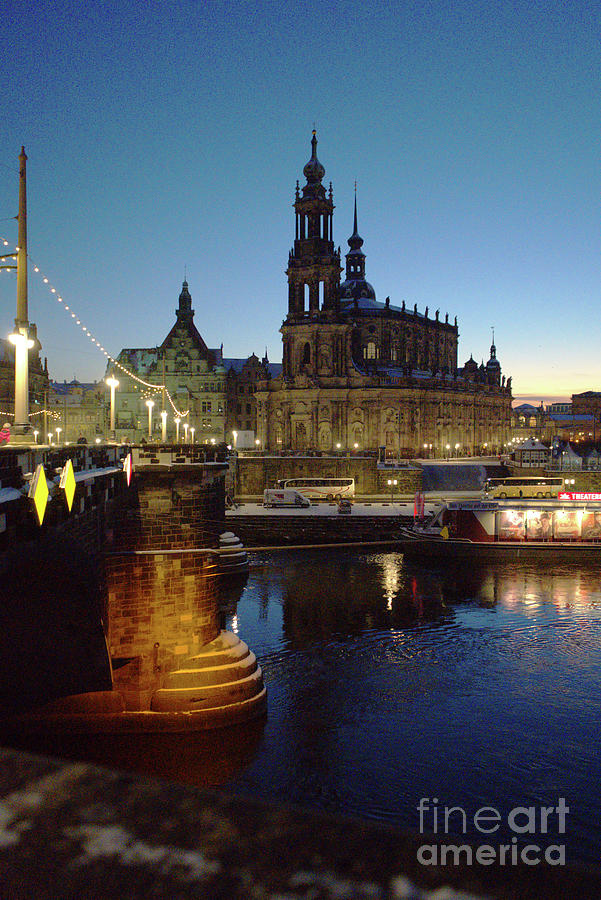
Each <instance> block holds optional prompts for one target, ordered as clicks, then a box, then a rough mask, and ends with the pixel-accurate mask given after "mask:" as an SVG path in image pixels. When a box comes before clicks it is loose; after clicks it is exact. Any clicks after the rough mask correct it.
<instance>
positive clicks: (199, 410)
mask: <svg viewBox="0 0 601 900" xmlns="http://www.w3.org/2000/svg"><path fill="white" fill-rule="evenodd" d="M175 314H176V322H175V324H174V326H173V328H172V329H171V331H170V332H169V334H168V335H167V337H166V338H165V340H164V341H163V343H162V344H161V345H160V346H158V347H147V348H138V349H133V348H130V349H124V350H122V351H121V352H120V354H119V356H118V357H117V363H118V366H117V367H115V368H114V367H113V366H112V364H111V365H109V366H108V368H107V375H108V374H114V375H115V376H116V378H117V379H118V380H119V386H118V388H117V390H116V392H115V432H116V437H117V440H118V441H120V440H125V439H127V440H130V441H132V442H136V441H140V440H142V438H144V439H145V440H149V439H150V440H160V438H161V429H162V421H161V412H163V411H165V412H166V414H167V440H168V441H174V440H175V439H176V435H177V434H179V440H180V441H190V440H191V439H192V432H191V429H192V428H194V441H195V442H196V443H219V442H221V441H223V439H224V433H225V409H226V387H225V374H226V370H225V367H224V366H223V364H222V362H221V350H220V349H217V350H215V349H210V348H209V347H207V345H206V343H205V342H204V340H203V338H202V337H201V335H200V333H199V331H198V330H197V328H196V326H195V324H194V310H193V309H192V297H191V295H190V292H189V290H188V283H187V281H184V283H183V285H182V291H181V293H180V295H179V304H178V308H177V309H176V311H175ZM155 385H156V387H155ZM162 385H164V386H165V387H164V389H163V388H162ZM147 400H151V401H152V402H153V404H154V405H153V408H152V416H151V417H149V414H148V407H147V405H146V401H147ZM176 419H179V420H180V422H179V423H176ZM149 424H150V426H151V429H152V433H151V434H150V433H149Z"/></svg>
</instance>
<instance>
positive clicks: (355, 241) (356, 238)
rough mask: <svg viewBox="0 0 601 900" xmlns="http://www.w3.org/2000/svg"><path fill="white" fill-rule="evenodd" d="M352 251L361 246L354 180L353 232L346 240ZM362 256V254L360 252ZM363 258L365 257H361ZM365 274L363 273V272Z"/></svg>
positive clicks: (361, 239)
mask: <svg viewBox="0 0 601 900" xmlns="http://www.w3.org/2000/svg"><path fill="white" fill-rule="evenodd" d="M347 243H348V245H349V247H350V248H351V250H352V251H357V250H360V249H361V247H362V246H363V238H362V237H361V236H360V235H359V232H358V230H357V182H355V214H354V217H353V233H352V234H351V236H350V238H349V239H348V241H347ZM361 256H363V254H361ZM363 258H364V259H365V257H363ZM364 274H365V273H364Z"/></svg>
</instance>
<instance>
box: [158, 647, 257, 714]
mask: <svg viewBox="0 0 601 900" xmlns="http://www.w3.org/2000/svg"><path fill="white" fill-rule="evenodd" d="M263 691H264V686H263V672H262V670H261V667H260V666H259V665H258V663H257V658H256V656H255V654H254V653H251V651H250V650H249V649H248V646H247V645H246V644H245V643H244V641H241V640H240V638H238V637H237V635H235V634H232V633H231V632H228V631H222V632H221V634H220V635H219V636H218V637H217V638H215V640H214V641H211V643H210V644H207V645H206V646H205V647H203V649H202V652H201V653H198V654H196V655H195V656H192V657H190V658H189V659H187V660H186V661H185V663H184V664H183V666H182V667H181V668H180V669H176V670H175V671H174V672H169V673H168V674H167V675H166V676H165V680H164V683H163V686H162V687H161V688H159V689H158V690H157V691H155V692H154V694H153V695H152V697H151V700H150V709H151V711H152V712H162V713H181V712H191V713H192V712H197V711H201V710H204V711H207V712H208V710H211V709H214V710H220V709H223V708H224V707H228V706H232V705H237V704H243V705H244V704H246V703H247V701H252V700H253V698H254V697H257V696H258V695H259V694H262V693H263Z"/></svg>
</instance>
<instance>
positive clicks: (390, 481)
mask: <svg viewBox="0 0 601 900" xmlns="http://www.w3.org/2000/svg"><path fill="white" fill-rule="evenodd" d="M396 486H397V479H396V478H389V479H388V487H389V488H390V502H391V503H394V489H395V487H396Z"/></svg>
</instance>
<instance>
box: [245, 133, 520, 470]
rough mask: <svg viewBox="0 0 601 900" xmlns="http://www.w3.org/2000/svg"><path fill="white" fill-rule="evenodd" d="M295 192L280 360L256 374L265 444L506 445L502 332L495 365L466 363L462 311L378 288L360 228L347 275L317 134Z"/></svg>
mask: <svg viewBox="0 0 601 900" xmlns="http://www.w3.org/2000/svg"><path fill="white" fill-rule="evenodd" d="M311 143H312V155H311V159H310V160H309V162H308V163H307V164H306V166H305V168H304V175H305V178H306V182H307V183H306V184H305V186H304V187H303V188H302V192H301V190H300V189H299V185H298V182H297V188H296V198H295V204H294V206H295V216H296V230H295V240H294V246H293V248H292V250H291V251H290V255H289V260H288V268H287V270H286V274H287V276H288V315H287V317H286V319H285V320H284V323H283V324H282V327H281V333H282V340H283V370H282V374H281V375H280V376H279V377H276V378H273V379H271V380H270V381H265V382H262V383H261V382H259V383H258V385H257V395H256V399H257V431H258V438H259V440H260V442H261V446H262V447H263V448H265V449H268V450H276V451H278V450H288V449H292V450H297V451H298V450H301V451H302V450H305V449H309V448H312V449H317V450H321V451H328V450H331V449H337V448H340V447H341V448H343V449H346V448H348V449H360V450H364V449H376V448H379V447H385V448H386V453H387V455H388V456H400V457H403V456H405V457H409V456H415V455H418V454H421V453H422V452H423V448H424V447H426V448H427V450H428V454H429V455H430V454H435V453H438V454H439V455H444V453H445V451H448V450H449V449H451V448H452V449H453V451H454V452H457V453H479V452H489V453H490V452H493V453H494V452H498V451H500V449H501V447H502V446H503V444H504V443H505V442H506V440H507V437H508V431H509V419H510V414H511V379H508V381H507V382H506V381H505V377H504V376H503V377H502V376H501V367H500V364H499V362H498V360H497V358H496V347H495V345H494V338H493V344H492V346H491V351H490V359H489V361H488V363H487V364H486V366H485V365H484V364H482V365H481V366H478V365H477V363H476V362H475V361H474V360H473V359H472V358H471V357H470V360H468V362H467V363H466V364H465V366H464V367H462V368H458V366H457V340H458V328H457V320H456V319H455V320H454V322H452V323H451V322H449V317H448V314H447V315H445V317H444V320H443V319H442V318H441V317H440V311H439V310H436V311H435V313H434V315H433V316H431V315H429V311H428V308H427V307H426V309H425V312H424V313H423V314H422V313H419V312H418V310H417V306H414V307H413V309H408V308H406V306H405V303H403V304H402V305H401V306H394V305H392V304H391V302H390V298H388V297H387V298H386V300H385V301H384V302H380V301H378V300H377V299H376V294H375V291H374V288H373V287H372V285H371V284H369V282H367V281H366V278H365V254H364V253H363V251H362V249H361V248H362V245H363V239H362V238H361V237H360V236H359V233H358V227H357V206H356V200H355V218H354V228H353V233H352V235H351V237H350V238H349V240H348V244H349V248H350V249H349V252H348V253H347V254H346V277H345V280H344V282H342V283H341V282H340V273H341V271H342V268H341V265H340V249H338V250H336V249H335V248H334V242H333V224H332V220H333V210H334V203H333V193H332V186H331V184H330V188H329V191H328V193H327V194H326V189H325V188H324V186H323V185H322V183H321V182H322V178H323V176H324V174H325V170H324V168H323V166H322V165H321V163H320V162H319V160H318V159H317V153H316V149H317V139H316V137H315V133H314V134H313V139H312V142H311Z"/></svg>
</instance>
